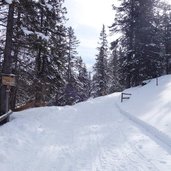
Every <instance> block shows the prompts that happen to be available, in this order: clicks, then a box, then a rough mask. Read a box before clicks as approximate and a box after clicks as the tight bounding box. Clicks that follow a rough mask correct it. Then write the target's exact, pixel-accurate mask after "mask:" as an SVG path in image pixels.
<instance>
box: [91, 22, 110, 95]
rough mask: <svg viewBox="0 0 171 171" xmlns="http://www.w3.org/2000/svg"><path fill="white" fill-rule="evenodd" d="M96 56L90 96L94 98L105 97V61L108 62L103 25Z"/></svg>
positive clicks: (106, 75) (106, 79)
mask: <svg viewBox="0 0 171 171" xmlns="http://www.w3.org/2000/svg"><path fill="white" fill-rule="evenodd" d="M97 50H98V54H97V56H96V63H95V65H94V75H93V80H92V81H93V83H92V84H93V85H92V88H93V90H92V94H93V96H94V97H98V96H103V95H106V94H107V93H108V92H107V86H108V84H107V81H108V73H107V71H108V70H107V60H108V42H107V35H106V30H105V26H104V25H103V28H102V31H101V33H100V42H99V47H98V48H97Z"/></svg>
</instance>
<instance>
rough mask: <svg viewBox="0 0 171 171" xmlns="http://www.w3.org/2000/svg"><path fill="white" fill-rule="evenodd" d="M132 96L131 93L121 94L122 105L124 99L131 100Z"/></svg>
mask: <svg viewBox="0 0 171 171" xmlns="http://www.w3.org/2000/svg"><path fill="white" fill-rule="evenodd" d="M131 95H132V94H130V93H121V103H122V102H123V100H124V99H130V97H131Z"/></svg>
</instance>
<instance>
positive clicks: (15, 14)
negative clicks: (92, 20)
mask: <svg viewBox="0 0 171 171" xmlns="http://www.w3.org/2000/svg"><path fill="white" fill-rule="evenodd" d="M119 2H120V5H118V6H114V5H113V10H114V11H115V12H116V15H113V16H111V17H112V18H113V19H114V20H113V23H111V26H110V27H109V29H110V32H111V33H112V35H113V41H112V42H111V45H109V43H108V40H107V39H108V37H107V34H106V29H108V26H104V25H103V26H102V31H101V32H100V36H99V41H98V47H97V55H96V63H95V64H94V67H93V75H92V78H91V76H90V75H89V72H88V71H87V68H86V65H85V64H84V61H83V60H82V58H81V57H80V56H79V54H78V51H77V47H78V46H79V40H78V39H77V37H76V35H75V32H74V29H73V28H72V27H67V26H66V23H67V18H66V13H67V9H66V8H65V3H64V0H39V1H36V0H25V1H20V0H1V1H0V70H1V75H2V74H14V75H15V76H16V77H15V78H16V86H15V87H11V88H10V99H9V102H10V108H11V109H15V108H16V106H22V105H23V104H26V103H29V104H31V105H32V107H37V106H44V105H59V106H63V105H73V104H75V103H78V102H81V101H84V100H87V99H88V98H89V97H90V96H92V97H98V96H103V95H107V94H110V93H113V92H116V91H121V90H123V89H125V88H129V87H132V86H137V85H140V84H141V83H142V81H143V80H147V79H152V78H155V77H158V76H161V75H165V74H170V73H171V7H170V5H168V4H167V3H164V2H160V1H159V0H143V1H142V0H120V1H119ZM118 34H119V35H121V36H119V38H117V39H116V38H115V37H118V36H116V35H118ZM92 58H93V56H92ZM91 79H92V80H91ZM7 88H8V87H7V86H6V85H3V84H1V91H0V92H1V93H0V95H1V101H0V102H1V103H0V105H1V113H5V108H6V104H5V100H4V99H6V97H7V93H6V92H7V91H6V90H7Z"/></svg>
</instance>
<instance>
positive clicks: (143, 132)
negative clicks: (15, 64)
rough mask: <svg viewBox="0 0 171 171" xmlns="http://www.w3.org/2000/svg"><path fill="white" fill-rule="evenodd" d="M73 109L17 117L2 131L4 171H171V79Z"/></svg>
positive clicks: (35, 111) (0, 164)
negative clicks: (123, 98)
mask: <svg viewBox="0 0 171 171" xmlns="http://www.w3.org/2000/svg"><path fill="white" fill-rule="evenodd" d="M124 92H127V93H131V94H132V95H131V98H130V99H129V100H124V102H123V103H121V102H120V95H121V94H120V93H114V94H112V95H109V96H105V97H100V98H96V99H91V100H88V101H87V102H84V103H79V104H77V105H74V106H66V107H44V108H37V109H29V110H26V111H23V112H18V113H14V114H13V115H12V117H11V121H10V122H9V123H7V124H5V125H3V126H1V127H0V170H2V171H23V170H25V171H39V170H40V171H170V169H171V162H170V161H171V105H170V103H171V95H170V93H171V76H164V77H160V78H159V86H156V85H155V80H151V81H150V82H147V84H146V85H145V86H139V87H135V88H131V89H127V90H125V91H124Z"/></svg>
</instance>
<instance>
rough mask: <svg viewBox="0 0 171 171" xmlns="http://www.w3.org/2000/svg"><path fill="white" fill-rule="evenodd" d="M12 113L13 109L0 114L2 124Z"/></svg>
mask: <svg viewBox="0 0 171 171" xmlns="http://www.w3.org/2000/svg"><path fill="white" fill-rule="evenodd" d="M11 114H12V111H11V110H10V111H8V112H7V113H5V114H3V115H1V116H0V124H2V123H3V121H4V120H5V119H8V118H9V116H10V115H11Z"/></svg>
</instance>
